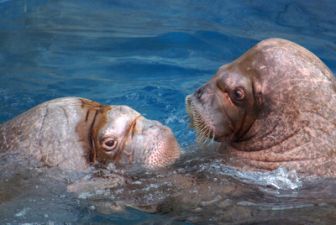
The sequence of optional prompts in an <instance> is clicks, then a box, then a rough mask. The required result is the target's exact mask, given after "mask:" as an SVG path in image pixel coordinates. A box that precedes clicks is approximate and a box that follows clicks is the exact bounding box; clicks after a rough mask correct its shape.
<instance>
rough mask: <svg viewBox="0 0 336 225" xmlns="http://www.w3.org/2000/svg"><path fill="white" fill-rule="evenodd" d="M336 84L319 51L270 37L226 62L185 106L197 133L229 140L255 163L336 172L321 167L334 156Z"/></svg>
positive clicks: (232, 147)
mask: <svg viewBox="0 0 336 225" xmlns="http://www.w3.org/2000/svg"><path fill="white" fill-rule="evenodd" d="M335 90H336V83H335V79H334V77H333V74H332V73H331V71H330V70H329V69H328V68H327V66H325V65H324V64H323V63H322V62H321V61H320V60H319V59H318V57H316V56H315V55H314V54H313V53H311V52H309V51H308V50H307V49H305V48H303V47H301V46H299V45H297V44H295V43H293V42H290V41H287V40H283V39H267V40H264V41H262V42H260V43H258V44H257V45H256V46H254V47H253V48H251V49H250V50H249V51H247V52H246V53H245V54H243V55H242V56H241V57H239V58H238V59H236V60H235V61H233V62H232V63H230V64H227V65H223V66H222V67H220V68H219V70H218V72H217V73H216V75H215V76H214V77H213V78H212V79H211V80H210V81H208V82H207V83H206V84H205V85H204V86H202V87H201V88H199V89H198V90H196V91H195V93H193V94H192V95H189V96H187V97H186V107H187V111H188V113H189V115H190V118H191V125H192V127H194V128H195V130H196V132H197V134H198V136H199V139H201V140H205V139H214V140H215V141H218V142H226V143H228V146H229V148H228V152H231V153H232V154H234V155H237V156H239V157H240V158H244V159H247V162H248V163H249V164H251V165H253V166H254V167H257V168H263V169H274V168H277V167H278V166H281V165H285V166H288V167H289V168H294V169H297V170H299V171H303V172H307V171H308V170H309V171H310V172H311V173H315V174H332V173H334V174H336V168H335V166H333V169H326V167H327V166H323V167H321V165H322V164H328V163H327V162H328V161H330V160H328V158H329V159H331V158H332V159H333V160H334V159H335V158H336V153H335V152H336V151H335V146H336V138H335V137H336V135H335V131H336V129H335V128H336V116H335V111H336V91H335ZM330 157H331V158H330ZM333 162H335V160H334V161H333ZM331 164H332V163H329V164H328V165H329V167H330V165H331ZM334 164H335V163H334ZM334 164H333V165H334ZM319 166H320V168H321V169H317V168H318V167H319Z"/></svg>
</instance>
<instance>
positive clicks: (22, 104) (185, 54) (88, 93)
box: [0, 0, 336, 224]
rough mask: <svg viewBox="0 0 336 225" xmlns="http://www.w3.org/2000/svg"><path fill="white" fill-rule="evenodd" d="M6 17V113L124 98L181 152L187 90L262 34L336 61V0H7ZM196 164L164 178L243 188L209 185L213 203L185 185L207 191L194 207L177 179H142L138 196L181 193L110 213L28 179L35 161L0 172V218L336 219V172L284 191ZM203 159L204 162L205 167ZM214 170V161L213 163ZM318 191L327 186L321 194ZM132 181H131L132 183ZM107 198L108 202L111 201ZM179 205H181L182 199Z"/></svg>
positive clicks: (188, 135)
mask: <svg viewBox="0 0 336 225" xmlns="http://www.w3.org/2000/svg"><path fill="white" fill-rule="evenodd" d="M0 15H1V18H0V65H1V66H0V122H4V121H7V120H9V119H11V118H13V117H14V116H16V115H18V114H20V113H21V112H24V111H26V110H27V109H29V108H31V107H33V106H35V105H36V104H38V103H41V102H43V101H46V100H49V99H52V98H56V97H62V96H80V97H86V98H90V99H92V100H96V101H99V102H101V103H105V104H126V105H129V106H131V107H133V108H135V109H136V110H138V111H139V112H141V113H143V114H145V115H146V116H147V117H149V118H152V119H157V120H160V121H161V122H162V123H164V124H166V125H168V126H170V127H171V128H172V129H173V131H174V132H175V134H176V136H177V138H178V140H179V142H180V143H181V146H182V147H183V148H184V149H185V151H190V149H193V147H190V146H193V144H194V133H193V132H192V130H190V129H189V128H188V120H187V115H186V113H185V110H184V98H185V96H186V95H187V94H189V93H191V92H193V91H194V90H195V89H196V88H197V87H199V86H201V85H202V84H203V83H204V82H205V81H207V80H208V79H209V78H211V76H212V75H213V74H214V73H215V72H216V70H217V68H218V67H219V66H220V65H222V64H224V63H227V62H230V61H231V60H233V59H235V58H236V57H238V56H240V55H241V54H242V53H243V52H245V51H246V50H247V49H248V48H250V47H251V46H252V45H254V44H255V43H257V42H258V41H260V40H262V39H265V38H269V37H282V38H286V39H289V40H292V41H295V42H297V43H299V44H301V45H303V46H305V47H306V48H308V49H309V50H311V51H312V52H314V53H315V54H316V55H317V56H319V57H320V58H321V59H322V60H323V61H324V62H325V63H326V64H327V65H328V66H329V67H330V68H331V69H332V71H334V72H335V71H336V54H335V50H336V42H335V40H336V21H335V19H334V18H335V16H336V2H335V1H332V0H330V1H327V0H322V1H306V0H295V1H289V0H288V1H287V0H275V1H272V2H267V3H266V2H265V1H261V0H239V1H208V0H207V1H205V0H201V1H191V0H162V1H154V0H152V1H150V0H141V1H128V0H119V1H118V0H113V1H107V0H106V1H103V0H102V1H86V0H84V1H72V0H70V1H69V0H56V1H45V0H31V1H29V0H22V1H20V0H18V1H11V0H3V1H0ZM196 158H197V157H196ZM198 160H200V159H198ZM197 164H199V166H191V165H189V164H188V163H187V162H186V163H185V164H183V163H182V164H181V165H179V166H180V167H181V168H180V170H179V169H178V168H177V169H176V171H175V172H172V171H174V170H172V171H170V172H166V173H163V175H162V176H163V177H165V176H167V175H165V174H170V173H176V174H180V176H182V177H185V176H196V177H199V176H200V177H201V178H199V179H200V180H201V181H200V182H199V183H197V182H196V184H199V186H197V185H196V187H202V185H200V184H209V186H213V187H214V188H215V187H219V186H220V185H222V186H227V187H232V186H234V187H236V189H237V191H235V190H236V189H234V190H231V189H230V190H231V191H228V192H229V193H226V192H220V191H219V189H218V190H217V191H218V193H217V192H216V191H215V192H214V193H217V194H218V195H219V196H220V199H219V200H218V201H212V200H214V199H215V200H216V199H218V197H217V194H216V195H215V196H212V195H207V194H198V195H188V194H187V193H185V195H186V196H189V198H190V199H196V200H197V198H196V197H195V196H203V197H204V198H206V199H205V200H204V201H203V200H202V201H203V202H208V204H205V203H202V204H203V205H204V204H205V206H203V207H198V204H200V202H202V201H201V200H199V201H198V202H196V203H195V202H188V201H186V199H183V198H179V197H178V196H180V195H179V194H180V193H176V192H174V191H171V190H170V189H167V190H166V189H165V190H166V191H164V192H163V193H164V195H163V198H161V197H162V195H161V197H160V196H159V195H158V194H157V193H158V192H156V191H152V192H146V190H147V189H144V187H143V186H139V187H137V188H138V189H139V190H141V191H140V193H142V194H141V197H139V198H140V200H141V201H144V200H146V199H147V197H148V195H147V194H151V193H152V194H153V198H154V203H157V201H156V200H158V199H164V198H165V197H166V196H167V195H166V194H167V193H168V194H171V196H173V197H172V198H171V199H173V200H172V201H171V202H176V199H181V201H182V202H176V204H170V203H169V201H166V202H161V203H160V204H161V205H162V207H163V208H165V210H161V211H163V212H166V214H164V215H163V214H149V213H141V212H139V211H138V210H135V209H127V210H126V211H124V212H122V213H107V214H103V213H101V212H99V211H98V210H96V209H95V207H94V206H92V204H91V202H88V201H87V200H86V199H78V198H77V197H76V196H72V195H71V194H69V193H67V192H66V191H65V190H66V185H67V184H68V182H66V181H64V182H59V180H57V179H56V181H54V180H53V179H49V177H50V176H47V178H45V177H44V176H45V175H41V177H39V176H38V175H36V177H35V176H33V177H34V178H32V175H31V174H35V173H36V171H35V172H31V171H26V170H23V171H19V172H18V175H15V174H14V175H13V174H11V175H8V177H6V176H2V177H1V178H3V179H2V180H1V187H0V188H1V191H2V193H5V194H6V195H0V198H4V199H7V200H4V201H3V203H1V205H0V208H1V210H0V211H1V214H0V223H24V222H27V223H34V222H36V223H45V222H48V221H51V222H55V223H62V222H69V223H76V222H82V223H95V224H104V223H106V224H108V223H115V224H123V223H128V224H137V223H145V222H148V223H149V224H150V223H155V222H157V223H161V222H162V221H167V223H178V222H181V223H184V222H185V221H186V219H187V220H188V221H195V222H197V221H201V222H202V223H211V221H212V222H213V223H227V224H258V223H259V224H263V223H264V224H268V223H267V218H270V219H274V221H275V220H276V221H280V222H278V224H282V222H286V223H290V221H294V222H293V224H297V223H299V222H301V223H302V224H332V223H330V221H333V220H332V219H335V218H334V216H333V215H334V214H335V212H336V211H335V204H334V199H335V196H333V195H332V194H330V192H332V191H330V190H333V188H334V187H335V186H334V183H333V182H332V181H324V182H326V183H324V182H320V184H321V183H322V184H325V185H324V186H323V187H325V188H322V187H321V186H318V187H319V188H317V189H316V185H315V184H316V183H315V184H314V185H311V183H309V182H307V185H306V186H305V185H304V184H303V186H301V187H299V189H294V191H293V190H290V191H289V192H288V193H287V192H286V195H285V197H284V196H281V195H280V196H279V195H277V194H275V195H274V193H273V192H272V193H271V194H270V193H269V189H267V188H266V189H265V188H262V187H264V186H263V185H260V183H259V184H256V183H253V182H252V180H251V179H250V180H248V179H247V181H246V179H245V178H244V177H238V178H237V176H236V175H235V174H236V172H234V171H233V172H232V171H231V170H230V169H223V165H222V164H220V163H219V164H218V162H217V164H216V162H212V161H211V162H206V161H205V162H198V163H196V165H197ZM202 165H203V166H204V168H206V169H203V170H202ZM216 166H217V167H216ZM211 168H217V169H215V172H214V171H212V172H211ZM224 168H225V166H224ZM38 174H39V173H38ZM42 174H43V173H42ZM188 174H189V175H188ZM278 175H279V174H276V175H274V176H275V177H278ZM156 176H157V175H148V176H147V177H146V179H145V178H144V179H145V181H142V183H141V184H144V183H146V182H147V186H149V187H157V186H155V185H159V184H158V182H157V181H156V179H154V178H156ZM148 177H149V178H148ZM202 177H203V178H202ZM152 178H153V179H152ZM215 178H216V179H217V181H213V179H215ZM6 179H8V180H6ZM138 179H139V180H141V179H142V178H138ZM165 179H166V178H165ZM184 179H185V178H184ZM186 180H188V179H186ZM6 182H7V183H6ZM171 182H172V181H171ZM172 183H173V184H172V185H173V186H174V185H177V186H179V185H180V183H177V184H174V182H172ZM43 184H44V185H43ZM139 185H140V184H139ZM151 185H154V186H151ZM266 186H267V185H266ZM13 187H15V188H13ZM41 187H44V188H42V189H39V188H41ZM158 187H161V186H160V185H159V186H158ZM164 188H166V187H164ZM270 188H271V189H270V190H273V189H272V188H275V187H274V185H271V187H270ZM154 189H155V188H154ZM158 189H159V190H162V188H158ZM181 189H182V190H184V189H183V188H181ZM275 189H276V188H275ZM321 189H323V190H326V191H324V193H325V192H327V193H328V194H326V195H325V194H316V192H318V190H321ZM39 190H42V191H39ZM43 190H44V191H43ZM48 190H51V193H49V192H48ZM130 190H132V187H129V189H125V193H129V191H130ZM176 190H180V189H178V188H176ZM276 190H277V189H276ZM307 190H310V191H307ZM328 190H329V191H328ZM104 191H106V190H104ZM197 191H198V192H201V193H212V192H210V191H209V192H205V191H204V190H203V192H202V191H200V190H197ZM19 193H20V195H19ZM160 193H161V192H160ZM181 193H184V192H183V191H182V192H181ZM293 193H294V194H293ZM295 193H296V194H295ZM312 193H313V194H312ZM319 193H320V192H319ZM98 194H99V193H98ZM156 194H157V195H156ZM68 195H69V196H68ZM288 195H289V197H288ZM11 196H12V197H11ZM13 196H14V197H13ZM98 196H99V195H98ZM111 196H112V195H111ZM111 196H110V197H109V198H107V197H106V196H105V197H103V200H107V201H108V200H110V202H111V201H113V199H112V200H111V198H112V197H113V196H112V197H111ZM144 196H145V197H144ZM176 196H177V197H176ZM286 196H287V197H286ZM314 196H315V197H314ZM316 196H317V197H316ZM116 198H123V195H120V196H119V195H117V196H116ZM59 199H61V200H59ZM62 199H63V200H62ZM226 199H228V200H227V201H226V202H225V200H226ZM302 199H303V200H302ZM123 200H125V199H123ZM196 200H195V201H196ZM141 201H140V202H141ZM167 202H168V203H169V204H168V203H167ZM142 203H143V202H142ZM149 203H151V204H152V203H153V202H149ZM177 205H180V206H181V207H180V208H179V209H176V207H175V206H177ZM190 205H192V206H190ZM219 205H222V207H219ZM168 206H169V207H168ZM189 206H190V207H189ZM194 206H195V207H194ZM301 206H302V207H301ZM174 207H175V208H174ZM167 208H168V209H170V210H167ZM198 208H200V209H198ZM216 208H217V209H218V208H220V210H219V211H218V210H215V209H216ZM194 209H196V211H194ZM211 212H212V213H211ZM292 219H293V220H292ZM150 221H152V222H150ZM153 221H154V222H153ZM274 221H273V222H272V224H275V223H276V222H274ZM281 221H282V222H281Z"/></svg>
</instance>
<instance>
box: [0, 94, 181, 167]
mask: <svg viewBox="0 0 336 225" xmlns="http://www.w3.org/2000/svg"><path fill="white" fill-rule="evenodd" d="M2 152H4V153H5V154H7V153H10V152H12V153H14V152H19V153H20V155H23V156H29V157H31V158H32V159H37V160H38V161H41V162H43V163H44V164H45V165H48V166H58V167H60V168H62V169H67V170H83V169H86V168H87V167H88V165H90V164H95V163H99V164H107V163H114V164H117V165H123V166H125V167H130V166H133V165H140V166H141V167H145V168H150V169H155V168H159V167H165V166H167V165H169V164H172V163H173V162H174V161H175V160H176V159H177V158H178V157H179V156H180V148H179V145H178V143H177V141H176V139H175V137H174V135H173V133H172V132H171V130H170V129H169V128H168V127H166V126H163V125H162V124H161V123H159V122H157V121H153V120H148V119H146V118H144V117H143V116H142V115H141V114H140V113H138V112H137V111H135V110H133V109H132V108H130V107H128V106H120V105H112V106H109V105H103V104H100V103H98V102H94V101H91V100H88V99H83V98H77V97H65V98H58V99H54V100H50V101H47V102H44V103H42V104H40V105H38V106H36V107H34V108H32V109H30V110H28V111H27V112H25V113H23V114H21V115H19V116H17V117H15V118H13V119H12V120H10V121H8V122H6V123H4V124H1V125H0V153H2Z"/></svg>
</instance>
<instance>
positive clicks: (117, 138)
mask: <svg viewBox="0 0 336 225" xmlns="http://www.w3.org/2000/svg"><path fill="white" fill-rule="evenodd" d="M81 101H82V104H83V107H84V108H87V109H86V110H87V111H86V116H85V118H86V120H85V121H82V122H81V123H79V124H78V125H77V128H76V130H77V131H78V133H79V134H80V135H83V134H82V133H81V130H84V131H86V132H88V133H87V134H86V135H87V137H89V140H88V143H89V146H87V147H88V148H89V150H88V152H89V158H90V161H91V162H100V163H107V162H115V163H116V164H124V165H125V164H126V165H129V164H138V165H141V166H143V167H146V168H152V169H153V168H159V167H164V166H167V165H169V164H171V163H173V162H174V161H175V160H176V159H177V158H179V156H180V148H179V145H178V143H177V141H176V139H175V137H174V135H173V133H172V131H171V130H170V129H169V128H168V127H166V126H163V125H162V124H161V123H159V122H158V121H154V120H148V119H146V118H145V117H143V116H142V115H141V114H140V113H138V112H137V111H135V110H134V109H132V108H130V107H128V106H106V105H101V104H99V103H96V102H92V101H89V100H84V99H81ZM87 127H88V129H87ZM86 135H85V136H86Z"/></svg>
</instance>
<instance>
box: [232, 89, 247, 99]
mask: <svg viewBox="0 0 336 225" xmlns="http://www.w3.org/2000/svg"><path fill="white" fill-rule="evenodd" d="M233 98H234V100H237V101H241V100H243V99H244V98H245V91H244V89H243V88H241V87H238V88H236V89H234V91H233Z"/></svg>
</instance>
